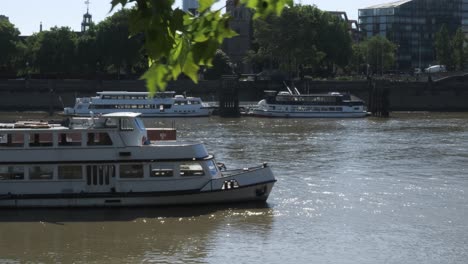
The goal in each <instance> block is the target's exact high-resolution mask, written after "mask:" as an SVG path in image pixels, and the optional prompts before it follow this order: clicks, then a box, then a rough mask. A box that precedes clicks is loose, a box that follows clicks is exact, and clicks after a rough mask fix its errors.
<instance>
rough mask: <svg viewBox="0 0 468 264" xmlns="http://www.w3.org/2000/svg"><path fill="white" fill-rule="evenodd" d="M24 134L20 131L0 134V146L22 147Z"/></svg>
mask: <svg viewBox="0 0 468 264" xmlns="http://www.w3.org/2000/svg"><path fill="white" fill-rule="evenodd" d="M23 146H24V135H23V134H22V133H7V134H0V147H23Z"/></svg>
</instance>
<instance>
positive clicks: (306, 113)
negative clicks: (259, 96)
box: [252, 88, 367, 118]
mask: <svg viewBox="0 0 468 264" xmlns="http://www.w3.org/2000/svg"><path fill="white" fill-rule="evenodd" d="M294 91H295V92H291V90H290V89H289V88H288V91H284V92H278V93H277V92H276V91H265V93H266V98H265V99H263V100H261V101H260V102H259V103H258V104H257V106H255V107H254V108H253V110H252V114H253V115H254V116H261V117H291V118H326V117H334V118H346V117H364V116H366V115H367V110H366V106H365V104H364V101H362V100H361V99H359V98H357V97H355V96H353V95H350V94H342V93H336V92H333V93H326V94H300V93H299V92H298V91H297V89H295V90H294Z"/></svg>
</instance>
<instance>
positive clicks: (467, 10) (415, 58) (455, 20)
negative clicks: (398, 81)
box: [359, 0, 468, 70]
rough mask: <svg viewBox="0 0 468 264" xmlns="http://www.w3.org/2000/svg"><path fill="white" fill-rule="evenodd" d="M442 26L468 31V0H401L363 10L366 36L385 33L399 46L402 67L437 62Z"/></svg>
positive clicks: (401, 68)
mask: <svg viewBox="0 0 468 264" xmlns="http://www.w3.org/2000/svg"><path fill="white" fill-rule="evenodd" d="M442 25H446V26H447V28H448V29H449V32H450V33H452V34H453V33H454V32H455V31H456V30H457V29H458V28H460V27H461V28H462V29H463V31H464V32H465V34H468V0H443V1H442V0H400V1H396V2H392V3H387V4H380V5H375V6H371V7H368V8H364V9H359V27H360V30H361V31H362V32H363V34H364V36H366V37H371V36H375V35H381V36H385V37H386V38H387V39H389V40H390V41H392V42H393V43H395V44H396V45H397V47H398V51H397V65H395V68H397V69H400V70H412V69H414V68H425V67H427V66H429V65H432V64H435V63H436V60H435V58H436V54H435V48H434V43H435V36H436V33H437V32H438V31H439V30H440V28H441V26H442Z"/></svg>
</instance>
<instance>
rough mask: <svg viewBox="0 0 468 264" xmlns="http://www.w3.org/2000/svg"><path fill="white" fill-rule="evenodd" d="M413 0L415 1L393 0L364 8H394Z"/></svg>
mask: <svg viewBox="0 0 468 264" xmlns="http://www.w3.org/2000/svg"><path fill="white" fill-rule="evenodd" d="M411 1H413V0H400V1H393V2H387V3H384V4H378V5H373V6H369V7H366V8H362V9H375V8H392V7H398V6H401V5H402V4H406V3H408V2H411Z"/></svg>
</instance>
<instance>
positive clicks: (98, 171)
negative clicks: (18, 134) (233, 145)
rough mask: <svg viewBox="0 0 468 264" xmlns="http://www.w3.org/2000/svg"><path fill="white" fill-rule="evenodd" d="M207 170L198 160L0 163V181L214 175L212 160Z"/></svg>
mask: <svg viewBox="0 0 468 264" xmlns="http://www.w3.org/2000/svg"><path fill="white" fill-rule="evenodd" d="M206 166H207V173H205V169H204V167H203V164H202V163H201V162H198V161H187V162H180V163H146V164H120V165H114V164H107V165H106V164H104V165H81V164H77V165H75V164H68V165H67V164H65V165H52V164H51V165H29V166H23V165H2V166H0V181H8V180H9V181H23V180H35V181H36V180H38V181H40V180H44V181H56V180H59V181H60V180H86V182H87V184H88V185H103V184H109V183H108V182H109V180H110V178H117V177H118V178H120V179H143V178H148V179H156V178H173V177H176V175H178V176H179V177H202V176H205V175H207V174H208V173H209V174H210V175H211V176H215V175H216V174H217V172H218V171H217V167H216V165H215V163H214V161H211V160H210V161H207V162H206Z"/></svg>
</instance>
